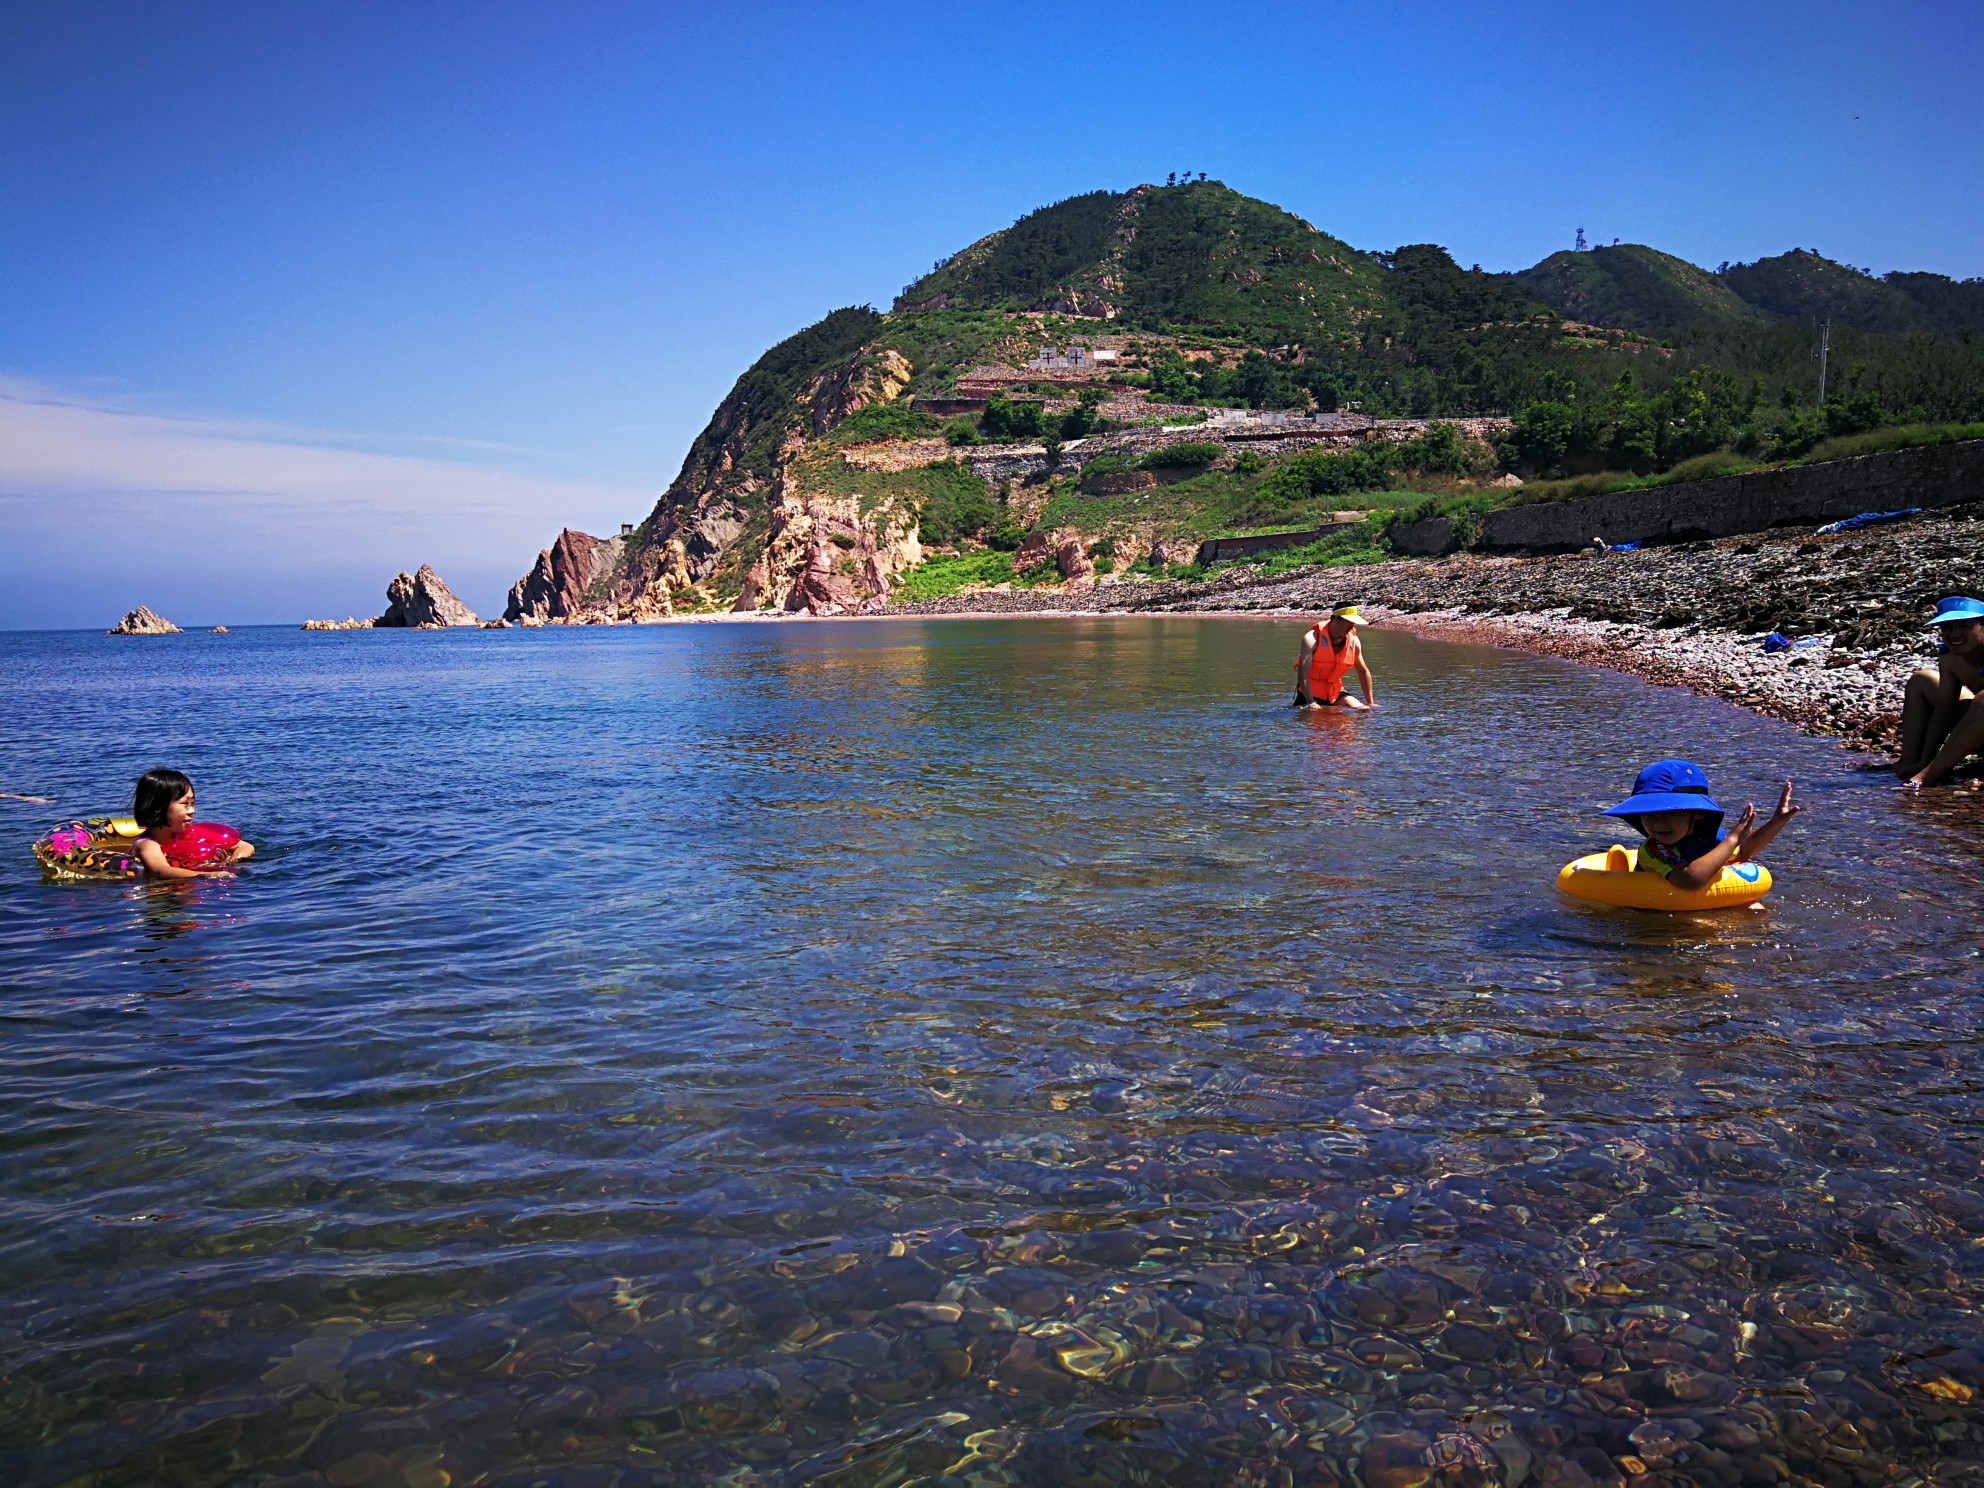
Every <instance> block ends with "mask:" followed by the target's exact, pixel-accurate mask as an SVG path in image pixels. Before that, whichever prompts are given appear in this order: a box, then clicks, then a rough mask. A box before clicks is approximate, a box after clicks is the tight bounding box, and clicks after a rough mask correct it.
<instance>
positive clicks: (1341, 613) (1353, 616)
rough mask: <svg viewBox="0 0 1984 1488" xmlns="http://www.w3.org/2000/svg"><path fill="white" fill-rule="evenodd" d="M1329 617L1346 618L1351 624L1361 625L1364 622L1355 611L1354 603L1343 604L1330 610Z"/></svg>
mask: <svg viewBox="0 0 1984 1488" xmlns="http://www.w3.org/2000/svg"><path fill="white" fill-rule="evenodd" d="M1330 619H1332V620H1348V621H1349V622H1350V623H1351V624H1352V625H1362V624H1363V623H1364V617H1363V616H1362V615H1360V614H1358V613H1357V606H1356V605H1345V606H1344V607H1343V608H1342V609H1340V610H1331V611H1330Z"/></svg>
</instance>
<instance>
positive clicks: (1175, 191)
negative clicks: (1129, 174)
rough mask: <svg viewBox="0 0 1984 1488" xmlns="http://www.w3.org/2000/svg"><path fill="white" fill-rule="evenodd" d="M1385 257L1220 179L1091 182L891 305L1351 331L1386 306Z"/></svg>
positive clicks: (1137, 323)
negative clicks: (1117, 184) (1108, 185)
mask: <svg viewBox="0 0 1984 1488" xmlns="http://www.w3.org/2000/svg"><path fill="white" fill-rule="evenodd" d="M1388 300H1389V297H1388V294H1387V288H1386V274H1385V270H1384V267H1383V266H1382V265H1381V264H1380V263H1379V262H1378V260H1377V259H1376V258H1375V257H1374V256H1373V255H1371V254H1368V253H1360V252H1358V251H1357V250H1356V249H1354V248H1352V247H1351V246H1350V245H1349V244H1347V243H1345V242H1342V241H1341V240H1339V239H1337V238H1333V237H1331V236H1329V234H1327V233H1323V232H1318V231H1317V230H1316V229H1315V228H1313V227H1311V226H1310V225H1309V224H1308V223H1306V222H1304V221H1303V220H1302V219H1301V218H1299V217H1296V216H1294V215H1292V214H1291V213H1288V212H1284V211H1282V210H1281V209H1280V208H1279V207H1273V206H1270V205H1268V203H1266V202H1262V201H1256V200H1254V199H1253V198H1251V197H1246V196H1242V195H1241V194H1240V193H1239V192H1237V191H1234V190H1233V189H1231V188H1230V187H1228V186H1225V185H1223V184H1222V183H1220V182H1218V181H1194V182H1190V183H1188V184H1186V185H1182V186H1171V187H1153V186H1139V187H1137V188H1136V189H1135V190H1132V191H1126V192H1121V193H1116V192H1108V191H1092V192H1089V193H1088V194H1087V195H1084V196H1074V197H1069V198H1068V199H1067V200H1066V201H1062V202H1057V203H1055V204H1054V205H1053V206H1051V207H1043V208H1041V209H1040V210H1039V211H1037V212H1032V213H1029V214H1028V215H1027V216H1025V217H1022V218H1021V219H1020V220H1019V221H1018V222H1016V223H1014V224H1013V225H1012V226H1011V227H1009V228H1006V229H1005V230H1003V231H1001V232H996V233H993V234H991V235H990V236H989V237H984V238H981V239H979V240H978V241H977V242H976V243H973V244H972V245H971V246H970V247H969V248H966V249H965V250H964V251H963V252H961V253H959V254H957V255H956V256H955V257H954V258H952V259H950V260H949V261H947V262H945V263H943V264H941V265H940V266H938V267H937V268H936V269H935V270H933V271H932V272H931V273H929V274H926V275H925V276H924V277H923V278H921V279H919V280H917V281H916V282H915V283H913V284H911V285H910V286H908V288H906V289H905V290H904V291H903V292H902V296H901V298H900V299H899V300H898V301H897V306H898V308H907V307H910V306H917V305H931V304H933V303H935V302H941V304H942V306H943V307H944V308H949V309H955V310H980V311H986V310H991V311H1021V310H1040V311H1061V312H1066V313H1073V314H1079V315H1087V316H1096V317H1101V318H1107V319H1112V320H1115V321H1117V322H1119V323H1120V324H1122V325H1124V326H1126V327H1140V328H1147V329H1152V330H1157V329H1161V328H1163V327H1164V326H1167V325H1193V326H1203V327H1208V328H1219V329H1224V330H1228V331H1231V332H1232V333H1234V334H1236V335H1240V336H1245V337H1249V338H1251V339H1255V340H1266V341H1270V342H1275V341H1279V342H1303V343H1311V344H1313V343H1316V342H1319V341H1329V340H1334V341H1348V340H1351V339H1353V338H1354V337H1355V335H1356V333H1357V328H1358V326H1359V325H1360V324H1361V323H1362V322H1364V321H1366V320H1368V319H1369V318H1370V317H1372V316H1373V315H1375V314H1377V313H1378V312H1379V311H1381V310H1382V309H1384V308H1385V307H1386V306H1387V304H1388Z"/></svg>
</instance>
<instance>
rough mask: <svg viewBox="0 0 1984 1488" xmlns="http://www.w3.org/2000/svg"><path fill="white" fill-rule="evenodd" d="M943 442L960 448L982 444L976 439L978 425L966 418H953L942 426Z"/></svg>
mask: <svg viewBox="0 0 1984 1488" xmlns="http://www.w3.org/2000/svg"><path fill="white" fill-rule="evenodd" d="M944 440H945V442H946V443H948V444H953V445H956V446H958V447H960V448H962V447H964V446H966V445H973V444H980V443H983V441H982V440H981V439H980V438H979V437H978V425H977V424H975V423H973V422H972V421H971V420H970V419H968V418H955V419H952V420H951V421H950V423H948V424H946V425H945V426H944Z"/></svg>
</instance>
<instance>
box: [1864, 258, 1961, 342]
mask: <svg viewBox="0 0 1984 1488" xmlns="http://www.w3.org/2000/svg"><path fill="white" fill-rule="evenodd" d="M1881 282H1882V283H1884V284H1887V285H1889V286H1890V287H1892V288H1894V289H1898V290H1900V291H1901V292H1902V293H1903V294H1905V295H1907V296H1908V297H1909V298H1910V299H1911V300H1913V301H1915V303H1916V304H1917V305H1919V306H1921V307H1922V311H1923V313H1924V314H1926V315H1927V316H1928V317H1929V319H1930V320H1931V321H1932V322H1933V323H1934V325H1935V328H1936V329H1937V330H1939V331H1941V332H1942V333H1943V334H1944V335H1946V336H1962V335H1972V336H1978V335H1984V279H1952V278H1950V276H1949V275H1947V274H1910V273H1901V272H1897V273H1893V274H1883V275H1882V276H1881Z"/></svg>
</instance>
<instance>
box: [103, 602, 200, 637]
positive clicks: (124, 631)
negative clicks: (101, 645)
mask: <svg viewBox="0 0 1984 1488" xmlns="http://www.w3.org/2000/svg"><path fill="white" fill-rule="evenodd" d="M104 634H105V635H184V634H185V632H184V631H182V630H181V629H180V628H179V627H178V626H176V625H174V624H173V623H172V622H171V621H170V620H168V619H166V618H165V616H163V615H157V614H153V613H152V611H150V610H149V609H147V608H145V606H143V605H139V606H138V607H137V608H136V609H135V610H132V611H131V612H130V613H129V614H127V615H126V616H125V617H124V618H123V619H122V620H119V621H118V622H117V623H116V624H115V625H113V626H111V628H110V629H109V630H106V631H105V632H104Z"/></svg>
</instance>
